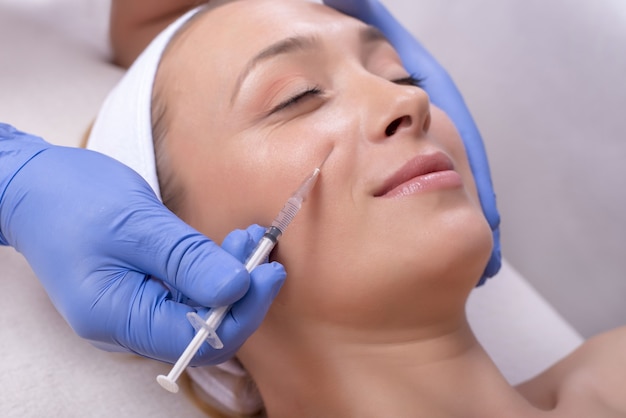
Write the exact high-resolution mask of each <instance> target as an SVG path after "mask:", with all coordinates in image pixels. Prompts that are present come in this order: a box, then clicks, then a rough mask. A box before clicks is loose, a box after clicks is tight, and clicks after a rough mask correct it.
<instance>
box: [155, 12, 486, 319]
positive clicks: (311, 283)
mask: <svg viewBox="0 0 626 418" xmlns="http://www.w3.org/2000/svg"><path fill="white" fill-rule="evenodd" d="M408 77H409V74H408V73H407V71H406V70H405V69H404V68H403V66H402V65H401V61H400V59H399V58H398V56H397V54H396V52H395V51H394V49H393V48H392V47H391V46H390V45H389V44H388V43H387V42H386V41H385V40H384V39H383V38H382V37H381V36H380V34H379V33H378V32H377V31H376V30H374V29H373V28H371V27H369V26H366V25H365V24H363V23H362V22H360V21H358V20H355V19H352V18H349V17H347V16H344V15H342V14H339V13H338V12H336V11H334V10H332V9H329V8H327V7H324V6H322V5H319V4H313V3H306V2H300V1H293V0H292V1H277V0H260V1H254V2H234V3H230V4H227V5H225V6H221V7H219V8H217V9H216V10H213V11H211V12H209V13H207V14H205V15H203V16H201V17H199V18H198V19H197V20H196V21H195V22H194V23H193V24H192V25H191V26H190V28H189V29H188V30H187V31H186V32H185V33H183V34H182V36H181V37H180V38H178V39H177V40H176V41H175V44H174V45H172V48H171V49H170V51H169V52H168V54H167V55H166V57H165V58H164V60H163V62H162V64H161V68H160V70H159V76H158V78H157V89H159V90H160V91H161V97H162V99H164V100H165V102H166V106H167V113H166V114H167V119H166V123H167V125H168V136H167V142H166V150H167V152H168V154H169V155H170V158H171V164H172V166H173V167H174V168H175V171H176V177H177V178H178V181H179V183H180V184H181V185H182V186H183V187H184V189H185V196H186V200H185V203H184V205H183V206H184V208H183V210H182V211H181V213H180V215H181V217H182V218H183V219H184V220H186V221H187V222H188V223H190V224H191V225H192V226H194V227H195V228H197V229H199V230H200V231H202V232H203V233H205V234H206V235H207V236H209V237H211V238H212V239H214V240H216V241H218V242H219V241H220V240H221V239H222V238H223V237H224V236H225V235H226V234H227V233H228V232H230V231H231V230H233V229H235V228H245V227H246V226H248V225H249V224H252V223H258V224H261V225H269V224H270V223H271V221H272V219H273V218H274V217H275V216H276V215H277V214H278V212H279V211H280V209H281V208H282V206H283V204H284V203H285V202H286V200H287V198H288V197H289V196H290V195H291V193H292V192H293V191H294V190H295V189H296V188H297V187H298V186H299V184H300V183H301V182H302V181H303V180H304V178H305V177H306V176H307V175H309V174H310V173H311V172H312V171H313V169H314V168H315V167H317V166H318V165H319V164H320V163H321V162H322V160H324V158H325V157H326V156H327V155H328V153H329V152H330V155H329V157H328V159H327V160H326V162H325V165H324V166H323V169H322V172H321V175H320V178H319V181H318V183H317V185H316V187H315V188H314V189H313V191H312V193H311V194H310V196H309V198H308V200H307V201H306V202H305V203H304V205H303V208H302V210H301V211H300V213H299V214H298V215H297V216H296V218H295V220H294V221H293V223H292V224H291V226H290V227H289V229H287V231H286V233H285V235H284V236H283V237H282V239H281V241H280V243H279V245H278V247H277V251H276V252H275V253H274V256H273V257H274V258H275V259H276V260H278V261H280V262H282V263H283V264H284V266H285V268H286V271H287V274H288V276H287V281H286V283H285V285H284V287H283V289H282V290H281V293H280V294H279V296H278V298H277V299H276V302H275V303H274V305H273V307H272V311H271V315H270V316H272V315H274V316H281V315H283V314H285V315H288V316H289V317H290V318H294V317H309V318H313V317H314V318H316V319H318V320H320V319H321V320H323V321H326V320H327V321H332V322H334V323H344V324H351V325H355V324H361V325H364V324H367V325H368V326H375V325H376V323H377V322H380V323H381V324H382V323H385V322H386V324H385V325H386V326H388V325H389V322H388V321H389V320H391V319H392V318H398V315H400V317H401V315H402V313H403V312H404V311H405V310H406V309H409V308H410V306H409V305H415V304H416V301H420V303H422V302H423V303H422V305H423V308H424V312H426V311H428V312H429V313H432V314H434V313H433V312H434V311H433V310H437V309H442V306H441V300H437V298H439V297H446V298H449V297H451V296H452V297H455V296H458V297H459V299H460V300H461V299H464V298H465V297H466V295H467V292H468V291H469V289H470V288H471V287H473V285H474V284H475V283H476V282H477V280H478V278H479V277H480V274H481V273H482V271H483V269H484V266H485V264H486V261H487V259H488V257H489V254H490V251H491V233H490V229H489V227H488V225H487V223H486V221H485V219H484V217H483V214H482V211H481V209H480V205H479V203H478V198H477V195H476V190H475V185H474V182H473V178H472V175H471V171H470V169H469V165H468V161H467V158H466V154H465V150H464V148H463V145H462V142H461V140H460V138H459V135H458V133H457V131H456V130H455V128H454V126H453V125H452V123H451V122H450V120H449V119H448V118H447V116H446V115H445V114H444V113H443V112H441V111H440V110H439V109H437V108H435V107H434V106H432V105H431V104H430V102H429V98H428V96H427V94H426V93H425V92H424V91H423V90H422V89H420V88H418V87H416V86H414V85H412V84H411V82H410V81H409V80H408ZM433 171H434V172H433ZM425 173H430V174H425ZM426 295H428V298H424V296H426ZM446 300H449V299H446ZM430 305H432V306H430ZM367 308H369V309H370V311H373V312H372V313H371V315H370V314H369V311H367ZM372 308H374V309H372ZM383 308H384V309H383ZM414 308H415V306H413V308H412V309H414ZM429 309H430V310H429ZM364 310H365V312H364ZM407 312H408V311H407ZM372 320H374V323H372ZM401 321H402V320H401Z"/></svg>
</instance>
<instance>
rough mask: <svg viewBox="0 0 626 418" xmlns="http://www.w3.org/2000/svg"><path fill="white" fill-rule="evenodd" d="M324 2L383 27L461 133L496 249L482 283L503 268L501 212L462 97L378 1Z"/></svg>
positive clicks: (421, 48)
mask: <svg viewBox="0 0 626 418" xmlns="http://www.w3.org/2000/svg"><path fill="white" fill-rule="evenodd" d="M324 3H325V4H326V5H328V6H330V7H333V8H335V9H337V10H339V11H341V12H343V13H346V14H348V15H350V16H353V17H355V18H357V19H360V20H362V21H363V22H365V23H367V24H370V25H373V26H376V27H377V28H378V29H380V30H381V31H382V32H383V33H384V34H385V36H386V37H387V39H389V41H390V42H391V44H392V45H393V46H394V48H395V49H396V50H397V51H398V53H399V54H400V57H401V58H402V62H403V64H404V66H405V68H406V69H407V71H409V72H410V73H411V75H413V76H414V77H415V78H417V79H418V80H421V86H422V87H423V88H424V90H425V91H426V92H427V93H428V95H429V96H430V100H431V102H432V103H433V104H435V105H436V106H437V107H439V108H441V109H442V110H443V111H444V112H446V113H447V114H448V116H450V118H451V119H452V121H453V122H454V124H455V126H456V128H457V130H458V131H459V133H460V134H461V138H463V143H464V144H465V149H466V151H467V155H468V158H469V162H470V166H471V168H472V173H473V174H474V178H475V180H476V186H477V188H478V196H479V197H480V203H481V205H482V208H483V212H484V214H485V217H486V218H487V221H488V222H489V225H490V226H491V230H492V232H493V242H494V246H493V251H492V253H491V258H490V260H489V263H488V264H487V267H486V268H485V272H484V273H483V277H482V278H481V279H480V281H479V283H478V285H481V284H483V283H484V282H485V280H486V279H487V278H489V277H492V276H494V275H495V274H496V273H497V272H498V270H500V264H501V254H500V228H499V226H500V214H499V213H498V208H497V207H496V198H495V194H494V192H493V185H492V183H491V175H490V173H489V162H488V161H487V155H486V153H485V148H484V146H483V141H482V138H481V137H480V133H479V132H478V129H477V128H476V124H475V123H474V120H473V119H472V116H471V115H470V113H469V110H468V109H467V107H466V106H465V102H464V100H463V97H462V96H461V94H460V93H459V91H458V90H457V88H456V86H455V85H454V82H453V81H452V79H451V78H450V76H449V75H448V73H447V72H446V70H444V68H443V67H441V65H439V63H438V62H437V61H436V60H435V59H434V58H433V56H432V55H430V53H429V52H428V51H427V50H426V49H424V47H423V46H422V45H421V44H420V43H419V42H418V41H417V40H416V39H415V38H414V37H413V36H412V35H411V33H410V32H408V31H407V30H406V29H405V28H404V27H402V25H400V23H399V22H398V21H397V20H396V19H395V18H394V17H393V16H392V15H391V13H389V11H388V10H387V9H386V8H385V6H383V5H382V4H381V3H380V2H379V1H378V0H324Z"/></svg>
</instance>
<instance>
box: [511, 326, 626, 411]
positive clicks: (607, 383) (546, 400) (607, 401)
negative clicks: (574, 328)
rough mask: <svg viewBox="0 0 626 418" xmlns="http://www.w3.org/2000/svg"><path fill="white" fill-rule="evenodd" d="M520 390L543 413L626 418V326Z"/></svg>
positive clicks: (592, 340)
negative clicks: (572, 410)
mask: <svg viewBox="0 0 626 418" xmlns="http://www.w3.org/2000/svg"><path fill="white" fill-rule="evenodd" d="M518 390H519V391H520V393H521V394H522V395H524V396H525V397H526V398H527V399H528V400H529V401H530V402H531V403H533V404H535V405H536V406H538V407H541V408H542V409H548V410H549V409H554V408H556V409H562V408H565V409H569V408H576V409H577V410H578V411H580V410H581V409H584V410H588V411H589V412H592V411H594V410H595V411H597V412H603V415H602V416H624V417H626V326H624V327H620V328H617V329H614V330H612V331H608V332H605V333H602V334H599V335H597V336H594V337H592V338H590V339H588V340H587V341H585V343H584V344H582V345H581V346H580V347H579V348H578V349H576V350H575V351H574V352H572V353H571V354H570V355H568V356H567V357H565V358H564V359H563V360H561V361H559V362H558V363H556V364H555V365H554V366H552V367H550V368H549V369H548V370H546V371H545V372H543V373H542V374H540V375H539V376H537V377H535V378H534V379H531V380H529V381H528V382H525V383H523V384H521V385H520V386H519V387H518ZM596 416H598V415H596Z"/></svg>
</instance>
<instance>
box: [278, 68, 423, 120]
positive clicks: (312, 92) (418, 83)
mask: <svg viewBox="0 0 626 418" xmlns="http://www.w3.org/2000/svg"><path fill="white" fill-rule="evenodd" d="M423 81H424V79H423V78H419V77H417V76H415V75H413V74H411V75H409V76H407V77H404V78H399V79H397V80H392V82H393V83H395V84H400V85H405V86H415V87H422V84H423ZM322 93H323V91H322V89H321V88H319V87H317V86H315V87H310V88H307V89H306V90H305V91H303V92H300V93H298V94H296V95H295V96H293V97H291V98H289V99H287V100H285V101H284V102H282V103H280V104H279V105H277V106H275V107H274V108H273V109H272V110H271V111H270V114H273V113H276V112H280V111H281V110H283V109H286V108H288V107H289V106H293V105H295V104H296V103H298V102H299V101H301V100H302V99H305V98H307V97H309V96H319V95H321V94H322Z"/></svg>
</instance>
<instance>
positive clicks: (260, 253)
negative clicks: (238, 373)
mask: <svg viewBox="0 0 626 418" xmlns="http://www.w3.org/2000/svg"><path fill="white" fill-rule="evenodd" d="M331 152H332V149H331V151H330V152H329V153H328V155H326V158H324V160H323V161H322V163H321V164H320V165H319V166H317V168H315V170H313V173H312V174H310V175H309V176H308V177H307V178H306V179H305V180H304V182H303V183H302V184H301V185H300V187H298V189H297V190H296V191H295V193H293V195H292V196H291V197H290V198H289V199H288V200H287V203H286V204H285V206H284V207H283V209H282V210H281V211H280V213H279V214H278V216H277V217H276V218H275V219H274V222H272V226H270V227H269V228H268V229H267V231H265V234H264V235H263V237H262V238H261V240H260V241H259V243H258V244H257V246H256V248H255V249H254V250H253V251H252V253H251V254H250V256H249V257H248V259H247V260H246V263H245V267H246V270H247V271H248V272H251V271H252V270H253V269H254V268H255V267H256V266H258V265H259V264H261V263H262V262H263V261H264V260H266V259H267V258H268V257H269V254H270V252H271V251H272V249H273V248H274V246H276V243H277V242H278V239H279V238H280V236H281V235H282V234H283V233H284V232H285V229H286V228H287V226H289V224H290V223H291V221H292V220H293V218H294V216H296V214H297V213H298V211H299V210H300V208H301V206H302V202H303V201H304V200H305V199H306V197H307V196H308V194H309V193H310V192H311V190H312V189H313V186H315V183H316V182H317V178H318V176H319V174H320V170H321V167H322V166H323V165H324V163H325V162H326V160H327V159H328V156H329V155H330V153H331ZM229 310H230V306H220V307H217V308H213V309H211V312H210V313H209V315H208V316H207V317H206V319H203V318H202V317H201V316H200V315H198V314H197V313H195V312H189V313H188V314H187V318H188V319H189V321H190V322H191V324H192V325H193V326H194V328H196V330H197V333H196V335H195V336H194V337H193V339H192V340H191V342H190V343H189V345H188V346H187V348H185V351H184V352H183V354H181V356H180V357H179V358H178V360H177V361H176V363H175V364H174V366H173V367H172V369H171V370H170V372H169V373H168V374H167V376H166V375H159V376H157V382H159V384H160V385H161V386H162V387H163V388H164V389H166V390H168V391H170V392H172V393H176V392H178V384H177V383H176V381H177V380H178V378H179V377H180V375H181V374H182V373H183V371H185V369H186V368H187V366H188V365H189V363H190V362H191V359H193V356H195V355H196V353H197V352H198V350H199V349H200V346H202V344H203V343H204V341H207V342H208V343H209V344H210V345H211V347H213V348H215V349H221V348H223V347H224V344H223V343H222V341H221V339H220V338H219V336H218V335H217V329H218V328H219V326H220V325H221V323H222V321H223V320H224V317H225V316H226V314H227V313H228V311H229Z"/></svg>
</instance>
